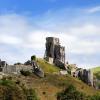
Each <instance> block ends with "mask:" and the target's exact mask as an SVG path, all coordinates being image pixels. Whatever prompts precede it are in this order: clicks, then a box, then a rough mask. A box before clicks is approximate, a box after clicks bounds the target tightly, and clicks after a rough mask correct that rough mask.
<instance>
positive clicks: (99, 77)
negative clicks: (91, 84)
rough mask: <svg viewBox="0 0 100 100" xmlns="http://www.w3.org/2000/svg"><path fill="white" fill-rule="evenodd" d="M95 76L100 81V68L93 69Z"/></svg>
mask: <svg viewBox="0 0 100 100" xmlns="http://www.w3.org/2000/svg"><path fill="white" fill-rule="evenodd" d="M92 71H93V73H94V75H95V76H96V77H97V78H98V79H99V80H100V66H99V67H96V68H93V69H92Z"/></svg>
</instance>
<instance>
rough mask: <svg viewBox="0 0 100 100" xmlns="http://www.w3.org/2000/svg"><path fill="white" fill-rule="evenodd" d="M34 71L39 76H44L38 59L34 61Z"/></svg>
mask: <svg viewBox="0 0 100 100" xmlns="http://www.w3.org/2000/svg"><path fill="white" fill-rule="evenodd" d="M32 67H33V72H34V74H36V75H37V76H39V77H41V78H42V77H44V72H43V70H42V69H41V68H40V67H39V65H38V64H37V62H36V61H32Z"/></svg>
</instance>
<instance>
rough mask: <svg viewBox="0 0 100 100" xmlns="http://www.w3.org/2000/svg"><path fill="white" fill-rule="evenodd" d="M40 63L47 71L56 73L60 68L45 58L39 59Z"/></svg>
mask: <svg viewBox="0 0 100 100" xmlns="http://www.w3.org/2000/svg"><path fill="white" fill-rule="evenodd" d="M38 64H39V66H40V67H41V68H42V69H43V71H44V72H45V73H54V72H56V73H57V72H59V70H60V69H59V68H58V67H56V66H54V65H51V64H49V63H48V62H47V61H45V60H43V59H38Z"/></svg>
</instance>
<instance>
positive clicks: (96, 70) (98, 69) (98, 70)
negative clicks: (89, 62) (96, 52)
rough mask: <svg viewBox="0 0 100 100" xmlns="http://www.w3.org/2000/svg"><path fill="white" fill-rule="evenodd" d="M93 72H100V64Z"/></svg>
mask: <svg viewBox="0 0 100 100" xmlns="http://www.w3.org/2000/svg"><path fill="white" fill-rule="evenodd" d="M92 71H93V73H97V72H100V66H99V67H96V68H93V69H92Z"/></svg>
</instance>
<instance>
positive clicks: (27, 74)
mask: <svg viewBox="0 0 100 100" xmlns="http://www.w3.org/2000/svg"><path fill="white" fill-rule="evenodd" d="M20 72H21V74H22V75H24V76H30V75H31V72H30V71H24V70H21V71H20Z"/></svg>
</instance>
